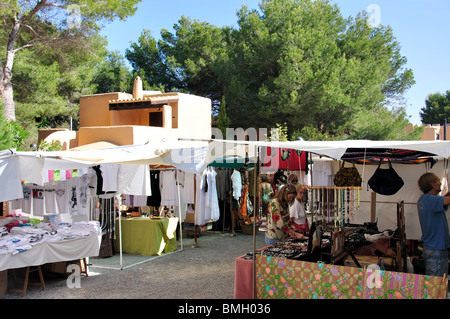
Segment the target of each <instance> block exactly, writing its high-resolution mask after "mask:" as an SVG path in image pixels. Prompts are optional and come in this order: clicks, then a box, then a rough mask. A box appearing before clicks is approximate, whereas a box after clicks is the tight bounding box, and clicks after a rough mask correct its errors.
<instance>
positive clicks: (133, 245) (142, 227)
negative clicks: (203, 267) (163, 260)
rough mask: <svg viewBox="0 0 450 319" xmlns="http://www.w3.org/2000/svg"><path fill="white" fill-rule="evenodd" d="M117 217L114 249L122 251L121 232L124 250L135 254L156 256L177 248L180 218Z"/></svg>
mask: <svg viewBox="0 0 450 319" xmlns="http://www.w3.org/2000/svg"><path fill="white" fill-rule="evenodd" d="M121 224H122V231H121V230H120V223H119V219H116V231H117V232H116V236H115V243H114V249H115V251H116V252H119V251H120V234H121V236H122V252H124V253H127V254H133V255H142V256H155V255H161V254H162V253H169V252H172V251H174V250H176V249H177V238H176V230H177V225H178V218H176V217H173V218H161V219H151V218H149V217H133V218H123V219H121Z"/></svg>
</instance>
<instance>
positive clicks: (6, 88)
mask: <svg viewBox="0 0 450 319" xmlns="http://www.w3.org/2000/svg"><path fill="white" fill-rule="evenodd" d="M19 30H20V20H19V19H18V18H17V17H16V18H15V19H14V27H13V29H12V31H11V34H10V35H9V40H8V46H7V49H6V61H5V67H4V68H3V69H2V70H1V71H0V93H1V94H2V98H3V104H4V110H3V114H4V115H5V117H6V119H8V120H9V121H15V120H16V104H15V103H14V94H13V86H12V68H13V64H14V56H15V54H16V51H15V49H14V46H15V44H16V40H17V36H18V34H19Z"/></svg>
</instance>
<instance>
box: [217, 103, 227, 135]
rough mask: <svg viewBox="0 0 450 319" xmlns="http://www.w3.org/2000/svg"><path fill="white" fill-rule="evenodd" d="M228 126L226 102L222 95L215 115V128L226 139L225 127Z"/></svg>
mask: <svg viewBox="0 0 450 319" xmlns="http://www.w3.org/2000/svg"><path fill="white" fill-rule="evenodd" d="M229 127H230V118H229V117H228V115H227V104H226V102H225V96H224V97H222V103H221V104H220V110H219V115H218V116H217V128H218V129H219V130H220V131H221V132H222V137H223V138H224V139H226V137H227V135H226V134H227V128H229Z"/></svg>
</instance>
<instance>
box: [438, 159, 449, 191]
mask: <svg viewBox="0 0 450 319" xmlns="http://www.w3.org/2000/svg"><path fill="white" fill-rule="evenodd" d="M448 190H449V189H448V160H446V159H444V171H443V172H442V177H441V192H440V193H439V195H440V196H445V195H446V194H447V193H448Z"/></svg>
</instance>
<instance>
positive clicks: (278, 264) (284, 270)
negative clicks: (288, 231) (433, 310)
mask: <svg viewBox="0 0 450 319" xmlns="http://www.w3.org/2000/svg"><path fill="white" fill-rule="evenodd" d="M256 293H257V296H256V297H257V298H258V299H270V298H277V299H291V298H292V299H434V298H446V294H447V280H442V278H441V277H433V276H423V275H417V274H407V273H397V272H390V271H380V270H378V271H375V270H371V269H363V268H356V267H344V266H337V265H329V264H323V263H310V262H306V261H298V260H291V259H283V258H275V257H271V256H262V255H257V256H256Z"/></svg>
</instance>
